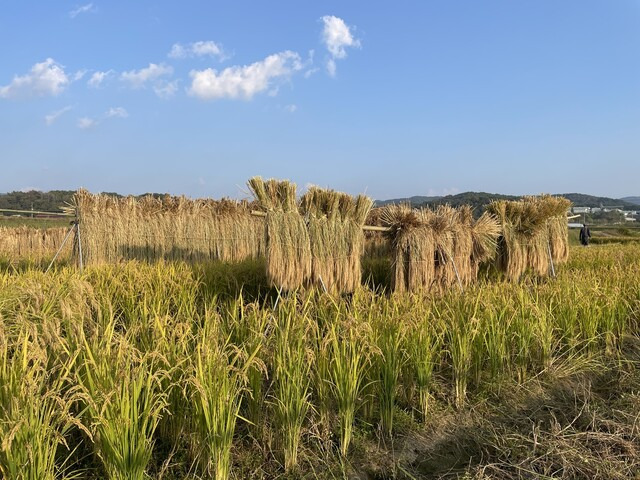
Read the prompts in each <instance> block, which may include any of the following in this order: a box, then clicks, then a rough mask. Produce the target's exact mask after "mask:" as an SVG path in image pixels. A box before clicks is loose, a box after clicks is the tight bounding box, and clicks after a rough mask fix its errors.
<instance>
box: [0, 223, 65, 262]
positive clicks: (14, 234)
mask: <svg viewBox="0 0 640 480" xmlns="http://www.w3.org/2000/svg"><path fill="white" fill-rule="evenodd" d="M68 230H69V229H68V228H65V227H54V228H32V227H26V226H22V227H0V257H3V258H6V259H11V260H15V259H29V260H42V259H50V258H52V257H53V256H54V255H55V254H56V253H57V251H58V249H59V248H60V246H61V245H62V242H63V240H64V237H65V236H66V234H67V231H68ZM72 248H73V238H70V239H69V240H67V243H66V244H65V247H64V249H63V251H61V252H60V256H59V257H58V258H69V257H70V256H71V252H72Z"/></svg>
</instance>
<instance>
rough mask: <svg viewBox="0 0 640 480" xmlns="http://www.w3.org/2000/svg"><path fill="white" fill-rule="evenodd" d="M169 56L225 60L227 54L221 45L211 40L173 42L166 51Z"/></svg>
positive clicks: (227, 56)
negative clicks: (183, 42)
mask: <svg viewBox="0 0 640 480" xmlns="http://www.w3.org/2000/svg"><path fill="white" fill-rule="evenodd" d="M168 57H169V58H189V57H213V58H218V60H220V61H222V60H226V59H227V58H229V55H228V54H227V53H226V52H225V51H224V49H223V48H222V45H221V44H219V43H216V42H213V41H211V40H209V41H206V42H203V41H201V42H193V43H188V44H186V45H183V44H181V43H174V44H173V46H172V47H171V50H170V51H169V53H168Z"/></svg>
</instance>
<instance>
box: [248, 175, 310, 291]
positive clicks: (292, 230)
mask: <svg viewBox="0 0 640 480" xmlns="http://www.w3.org/2000/svg"><path fill="white" fill-rule="evenodd" d="M248 185H249V188H250V189H251V191H252V193H253V195H254V196H255V198H256V201H257V202H258V205H259V207H260V208H261V209H262V210H263V211H264V212H266V214H267V217H266V222H265V224H266V239H267V241H266V256H267V277H268V278H269V281H270V283H271V284H272V285H273V286H276V287H278V288H282V289H284V290H294V289H296V288H300V287H301V286H303V285H304V283H305V281H306V280H307V279H308V278H310V277H311V244H310V242H309V232H308V230H307V226H306V225H305V222H304V218H303V217H302V215H300V212H299V211H298V205H297V199H296V186H295V184H293V183H290V182H288V181H286V180H285V181H279V180H274V179H271V180H266V181H265V180H263V179H262V178H260V177H253V178H251V179H250V180H249V182H248Z"/></svg>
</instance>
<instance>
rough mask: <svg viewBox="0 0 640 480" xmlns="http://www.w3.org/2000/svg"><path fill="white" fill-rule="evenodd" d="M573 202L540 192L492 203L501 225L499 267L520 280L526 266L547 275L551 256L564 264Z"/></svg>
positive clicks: (490, 206)
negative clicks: (568, 216) (569, 217)
mask: <svg viewBox="0 0 640 480" xmlns="http://www.w3.org/2000/svg"><path fill="white" fill-rule="evenodd" d="M570 205H571V203H570V202H569V201H568V200H567V199H565V198H561V197H552V196H550V195H541V196H538V197H524V198H523V199H522V200H520V201H496V202H492V203H491V204H489V207H488V211H489V212H491V213H492V214H494V215H495V216H496V217H497V218H498V221H499V223H500V225H501V230H502V235H501V237H500V239H499V242H498V262H497V266H498V268H499V269H500V270H502V271H503V272H504V273H505V275H506V277H507V278H508V279H510V280H518V279H519V278H520V277H521V276H522V274H524V272H525V271H526V270H527V269H530V270H532V271H533V272H534V273H535V274H537V275H540V276H546V275H548V274H549V271H550V258H549V256H550V255H551V258H553V261H554V262H558V263H562V262H564V261H566V260H567V259H568V253H569V250H568V229H567V217H566V212H567V210H568V209H569V207H570Z"/></svg>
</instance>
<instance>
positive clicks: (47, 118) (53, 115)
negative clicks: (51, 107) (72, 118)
mask: <svg viewBox="0 0 640 480" xmlns="http://www.w3.org/2000/svg"><path fill="white" fill-rule="evenodd" d="M72 108H73V107H71V105H67V106H66V107H64V108H61V109H60V110H56V111H55V112H51V113H50V114H49V115H45V117H44V121H45V123H46V124H47V126H49V125H53V124H54V123H55V121H56V120H57V119H58V118H59V117H60V116H61V115H64V114H65V113H67V112H68V111H69V110H71V109H72Z"/></svg>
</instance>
